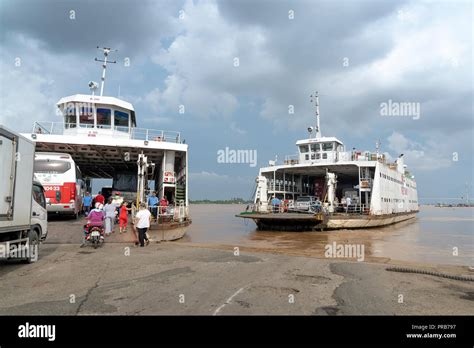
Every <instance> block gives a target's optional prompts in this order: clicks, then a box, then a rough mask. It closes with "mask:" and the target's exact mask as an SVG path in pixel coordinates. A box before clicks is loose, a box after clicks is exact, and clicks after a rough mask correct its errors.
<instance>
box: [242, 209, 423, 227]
mask: <svg viewBox="0 0 474 348" xmlns="http://www.w3.org/2000/svg"><path fill="white" fill-rule="evenodd" d="M416 214H417V212H416V211H413V212H407V213H396V214H386V215H358V216H347V215H345V214H340V215H339V214H336V215H333V216H324V215H323V214H316V215H303V214H288V213H284V214H240V215H236V216H237V217H240V218H244V219H252V220H254V222H255V223H256V225H257V227H258V229H259V230H274V231H319V230H337V229H359V228H371V227H381V226H387V225H391V224H395V223H398V222H402V221H406V220H410V219H413V218H415V217H416Z"/></svg>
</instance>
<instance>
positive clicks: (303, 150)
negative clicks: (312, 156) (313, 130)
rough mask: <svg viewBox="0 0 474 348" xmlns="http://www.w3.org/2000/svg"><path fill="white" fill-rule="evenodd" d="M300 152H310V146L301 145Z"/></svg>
mask: <svg viewBox="0 0 474 348" xmlns="http://www.w3.org/2000/svg"><path fill="white" fill-rule="evenodd" d="M300 152H301V153H307V152H308V145H300Z"/></svg>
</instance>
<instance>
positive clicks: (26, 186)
mask: <svg viewBox="0 0 474 348" xmlns="http://www.w3.org/2000/svg"><path fill="white" fill-rule="evenodd" d="M34 161H35V144H34V143H33V142H31V141H30V140H28V139H26V138H25V137H23V136H21V135H20V134H18V133H15V132H13V131H11V130H9V129H7V128H6V127H4V126H3V125H0V259H21V260H25V261H26V262H28V263H32V262H35V261H36V260H37V259H38V255H39V244H40V242H41V241H43V240H45V239H46V236H47V234H48V214H47V210H46V199H45V196H44V190H43V187H42V186H41V184H40V183H39V182H36V181H34V173H33V170H34Z"/></svg>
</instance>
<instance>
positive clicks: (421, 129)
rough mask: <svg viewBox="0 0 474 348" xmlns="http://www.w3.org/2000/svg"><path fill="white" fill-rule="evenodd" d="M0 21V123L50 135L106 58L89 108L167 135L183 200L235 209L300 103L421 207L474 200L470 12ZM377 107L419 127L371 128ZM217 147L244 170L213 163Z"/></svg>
mask: <svg viewBox="0 0 474 348" xmlns="http://www.w3.org/2000/svg"><path fill="white" fill-rule="evenodd" d="M0 16H1V17H0V35H1V36H0V72H1V74H0V103H1V112H0V123H2V124H5V125H6V126H8V127H10V128H13V129H15V130H18V131H29V130H30V129H31V126H32V123H33V121H35V120H50V121H59V119H58V116H56V114H55V103H56V102H57V101H58V100H59V99H60V98H61V97H62V96H66V95H71V94H76V93H89V90H88V87H87V84H88V82H89V81H90V80H95V81H100V74H101V69H100V65H98V63H96V62H94V57H96V56H97V57H100V56H99V52H98V51H97V50H96V48H95V47H96V46H97V45H100V46H109V47H113V48H116V49H118V52H116V53H115V54H114V56H113V57H114V59H116V60H117V62H118V64H115V65H112V66H110V69H108V71H107V74H108V76H107V81H106V86H105V93H104V94H106V95H112V96H117V95H118V93H119V89H120V95H121V98H123V99H125V100H127V101H129V102H131V103H133V105H134V107H135V110H136V113H137V121H138V126H139V127H144V128H153V129H166V130H178V131H181V132H182V134H183V137H184V138H185V139H186V143H188V144H189V145H190V150H189V154H190V173H191V175H190V177H191V180H190V185H191V187H190V190H191V191H190V192H191V199H200V198H211V199H220V198H230V197H235V196H238V197H242V198H250V197H251V194H252V193H253V189H254V183H255V177H256V175H257V174H258V167H260V166H264V165H266V164H268V160H270V159H274V158H275V156H276V155H278V159H279V160H280V161H281V160H282V159H283V158H284V156H285V155H288V154H294V153H295V152H296V146H295V142H296V140H297V139H302V138H305V137H306V136H307V131H306V129H307V127H308V126H311V125H313V124H314V108H313V107H312V106H311V104H310V102H309V95H310V94H311V93H313V92H314V91H315V90H318V91H319V92H320V94H321V97H320V104H321V128H322V133H323V135H325V136H337V137H338V138H339V139H341V140H342V141H343V142H344V143H345V145H346V148H347V149H352V148H353V147H356V148H358V149H363V150H365V149H367V150H374V149H375V143H376V141H377V140H380V141H381V144H382V151H384V152H388V153H389V154H390V155H392V156H393V157H396V156H397V155H398V154H400V153H404V154H405V158H406V160H405V163H406V164H407V165H408V167H409V169H411V170H412V172H413V173H414V174H415V177H416V180H417V182H418V191H419V192H418V194H419V196H420V197H421V198H425V199H429V198H430V197H433V199H432V200H434V201H436V200H438V197H445V198H456V197H460V196H462V195H463V194H464V192H465V186H466V183H469V184H470V185H471V189H470V195H471V197H474V191H473V188H472V183H473V166H474V162H473V157H474V156H473V153H474V143H473V128H474V127H473V124H474V121H473V102H472V101H473V98H472V97H473V52H472V40H473V37H472V35H473V34H472V32H473V27H472V22H473V8H472V2H471V1H377V0H374V1H372V0H370V1H369V0H363V1H362V0H361V1H351V0H346V1H316V0H312V1H278V0H276V1H262V0H259V1H257V0H254V1H236V0H235V1H181V2H180V1H111V0H107V1H105V0H99V1H86V0H83V1H72V0H67V1H65V0H64V1H58V0H54V1H53V0H47V1H34V0H11V1H10V0H0ZM127 60H129V61H130V66H125V64H124V62H125V61H127ZM237 63H238V64H237ZM389 100H391V101H392V102H396V103H397V102H398V103H399V102H412V103H418V104H416V105H419V106H420V114H419V117H410V116H408V117H407V116H389V117H387V116H383V115H381V112H380V109H381V104H382V103H387V102H388V101H389ZM180 105H184V107H185V112H184V113H179V106H180ZM290 106H293V108H294V113H289V108H290ZM226 147H229V148H230V149H236V150H239V149H240V150H243V149H249V150H256V151H257V156H258V157H257V158H258V164H257V167H250V166H249V164H229V163H218V161H217V152H218V151H219V150H220V149H225V148H226ZM456 159H457V161H456Z"/></svg>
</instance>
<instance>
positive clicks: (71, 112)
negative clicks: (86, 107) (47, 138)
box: [64, 105, 76, 128]
mask: <svg viewBox="0 0 474 348" xmlns="http://www.w3.org/2000/svg"><path fill="white" fill-rule="evenodd" d="M64 123H65V124H64V128H76V108H75V107H74V105H70V106H68V107H67V108H65V109H64Z"/></svg>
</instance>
